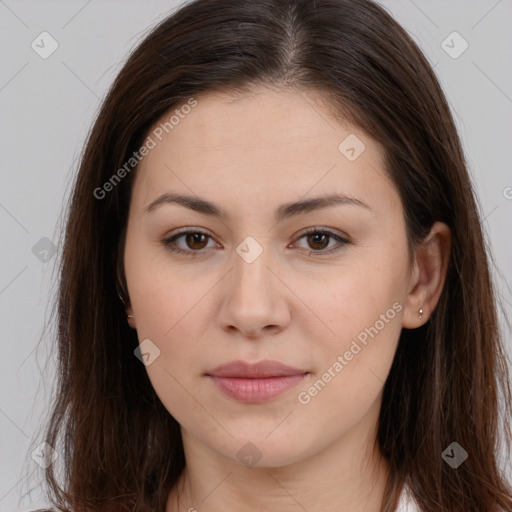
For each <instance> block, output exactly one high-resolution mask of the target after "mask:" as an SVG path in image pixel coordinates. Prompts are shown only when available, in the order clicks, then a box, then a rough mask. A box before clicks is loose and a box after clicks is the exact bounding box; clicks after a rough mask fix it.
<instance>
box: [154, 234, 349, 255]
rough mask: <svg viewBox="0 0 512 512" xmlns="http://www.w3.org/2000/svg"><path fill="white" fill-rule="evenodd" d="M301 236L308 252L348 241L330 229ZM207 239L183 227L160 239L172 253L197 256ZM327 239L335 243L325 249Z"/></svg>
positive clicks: (205, 244) (201, 251)
mask: <svg viewBox="0 0 512 512" xmlns="http://www.w3.org/2000/svg"><path fill="white" fill-rule="evenodd" d="M181 238H183V240H184V243H185V247H183V246H180V245H179V244H178V242H177V241H178V240H180V239H181ZM302 238H305V239H307V243H308V244H309V249H308V248H306V250H308V252H309V253H320V254H330V253H332V252H335V251H338V250H341V249H342V248H343V246H344V245H346V244H349V243H350V241H349V240H348V239H346V238H344V237H342V236H340V235H338V234H336V233H334V232H332V231H330V230H326V229H321V228H310V229H308V230H307V231H306V232H304V233H303V234H302V236H300V237H299V238H298V240H301V239H302ZM209 239H212V237H211V236H210V235H209V234H207V233H204V232H203V231H198V230H190V229H184V230H182V231H179V232H178V233H175V234H174V235H172V236H170V237H168V238H165V239H164V240H162V244H163V245H164V247H165V248H166V249H168V250H169V251H172V252H174V253H177V254H184V255H188V256H197V255H199V254H202V253H203V252H204V250H205V249H207V248H208V240H209ZM212 240H213V239H212ZM329 241H334V242H336V243H335V244H334V247H332V246H331V248H329V249H328V250H325V249H326V247H329ZM215 246H216V247H220V246H219V244H215V245H214V247H215Z"/></svg>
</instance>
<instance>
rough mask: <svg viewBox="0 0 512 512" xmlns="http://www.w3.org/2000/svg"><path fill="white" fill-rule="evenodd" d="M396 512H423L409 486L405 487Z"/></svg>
mask: <svg viewBox="0 0 512 512" xmlns="http://www.w3.org/2000/svg"><path fill="white" fill-rule="evenodd" d="M395 512H421V511H420V509H419V508H418V505H417V504H416V501H414V498H413V497H412V494H411V491H410V489H409V487H408V486H407V485H404V488H403V491H402V494H401V495H400V499H399V500H398V507H397V509H396V511H395Z"/></svg>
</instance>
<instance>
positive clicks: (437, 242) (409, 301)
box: [402, 222, 451, 329]
mask: <svg viewBox="0 0 512 512" xmlns="http://www.w3.org/2000/svg"><path fill="white" fill-rule="evenodd" d="M450 251H451V231H450V228H449V227H448V226H447V225H446V224H445V223H443V222H436V223H434V225H433V226H432V229H431V230H430V233H429V234H428V236H427V237H426V238H425V240H424V242H423V243H422V244H421V245H420V246H419V247H418V248H417V249H416V250H415V254H414V265H413V270H412V272H411V277H410V281H409V287H408V289H409V292H408V295H407V298H406V301H405V311H404V314H403V317H402V326H403V327H405V328H407V329H415V328H417V327H420V326H421V325H423V324H424V323H425V322H427V320H428V319H429V318H430V316H431V315H432V312H433V311H434V309H435V307H436V305H437V303H438V301H439V297H440V296H441V292H442V290H443V285H444V282H445V279H446V272H447V270H448V263H449V261H450ZM420 309H422V310H423V311H422V313H421V318H420V313H419V310H420Z"/></svg>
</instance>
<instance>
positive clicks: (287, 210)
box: [144, 192, 371, 222]
mask: <svg viewBox="0 0 512 512" xmlns="http://www.w3.org/2000/svg"><path fill="white" fill-rule="evenodd" d="M164 204H179V205H181V206H184V207H185V208H189V209H191V210H194V211H195V212H198V213H202V214H204V215H210V216H213V217H218V218H220V219H223V220H229V219H230V215H229V214H228V212H227V211H226V210H225V209H223V208H221V207H220V206H217V205H215V204H214V203H211V202H210V201H207V200H206V199H202V198H200V197H198V196H189V195H185V194H177V193H170V192H167V193H165V194H162V195H160V196H158V197H157V198H156V199H155V200H154V201H152V202H151V203H150V204H149V205H148V206H146V207H145V208H144V212H145V213H150V212H153V211H155V210H156V209H157V208H158V207H160V206H162V205H164ZM339 205H352V206H359V207H362V208H366V209H368V210H370V211H371V208H370V207H369V206H368V205H367V204H366V203H364V202H363V201H361V200H360V199H357V198H356V197H352V196H348V195H344V194H329V195H325V196H319V197H313V198H311V199H302V200H300V201H296V202H292V203H285V204H283V205H281V206H280V207H279V208H277V210H276V211H275V214H274V217H275V219H276V221H277V222H279V221H282V220H284V219H288V218H290V217H293V216H295V215H301V214H304V213H309V212H312V211H314V210H321V209H324V208H330V207H333V206H339Z"/></svg>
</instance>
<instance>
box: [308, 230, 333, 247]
mask: <svg viewBox="0 0 512 512" xmlns="http://www.w3.org/2000/svg"><path fill="white" fill-rule="evenodd" d="M307 239H308V243H309V245H310V247H311V248H312V249H315V250H322V249H325V248H326V247H327V246H328V245H329V235H326V234H325V233H315V234H313V235H307Z"/></svg>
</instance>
